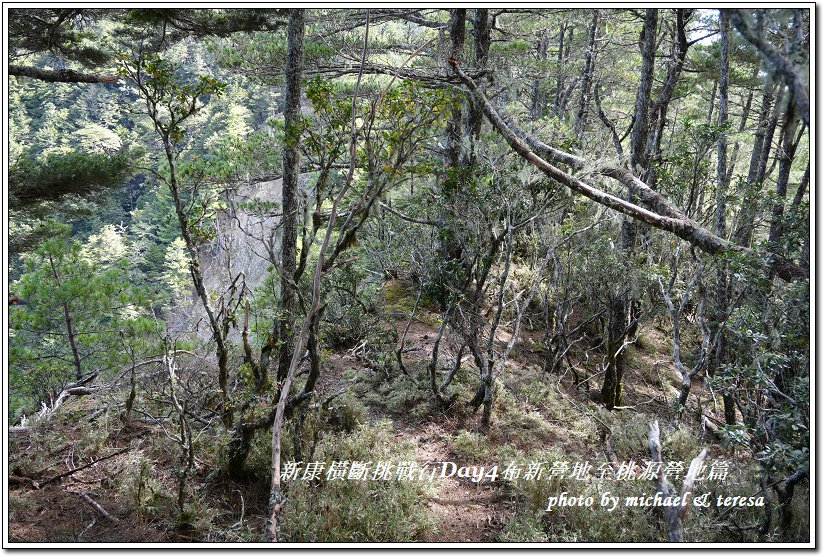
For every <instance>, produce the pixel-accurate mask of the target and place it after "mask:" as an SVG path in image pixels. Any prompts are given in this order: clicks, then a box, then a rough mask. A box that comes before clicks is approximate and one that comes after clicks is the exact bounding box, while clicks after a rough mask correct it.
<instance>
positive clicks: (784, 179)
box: [767, 99, 798, 249]
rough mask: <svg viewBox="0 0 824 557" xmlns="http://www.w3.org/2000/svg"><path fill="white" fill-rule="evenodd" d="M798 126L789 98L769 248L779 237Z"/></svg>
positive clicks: (779, 157)
mask: <svg viewBox="0 0 824 557" xmlns="http://www.w3.org/2000/svg"><path fill="white" fill-rule="evenodd" d="M797 127H798V116H797V113H796V110H795V104H794V103H793V102H792V99H790V103H789V104H788V106H787V113H786V120H785V122H784V126H783V128H782V130H781V152H780V153H779V154H778V161H779V162H778V178H777V179H776V182H775V202H774V204H773V208H772V219H771V221H770V234H769V238H768V240H767V245H769V246H770V249H777V248H778V242H779V240H780V237H781V229H782V226H781V225H782V222H783V218H784V200H785V199H786V198H787V184H788V183H789V181H790V170H791V168H792V165H793V159H794V158H795V150H796V147H797V146H798V144H797V143H796V142H795V141H794V138H795V132H796V129H797Z"/></svg>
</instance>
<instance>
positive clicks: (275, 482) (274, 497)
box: [266, 8, 370, 542]
mask: <svg viewBox="0 0 824 557" xmlns="http://www.w3.org/2000/svg"><path fill="white" fill-rule="evenodd" d="M295 11H298V10H297V9H294V8H293V9H292V10H291V11H290V18H289V19H290V28H291V27H292V25H291V24H292V20H293V16H292V13H293V12H295ZM295 18H297V16H295ZM301 19H302V14H301ZM369 23H370V18H369V10H368V9H367V11H366V29H365V31H364V38H363V51H362V54H361V63H360V69H359V71H358V78H357V81H356V82H355V91H354V93H353V95H352V119H351V126H350V134H351V137H350V141H349V172H348V174H347V176H346V182H345V183H344V185H343V187H342V188H341V190H340V192H338V195H337V196H336V197H335V199H334V201H333V202H332V208H331V210H330V214H329V222H328V225H327V227H326V233H325V234H324V237H323V242H322V243H321V245H320V251H319V252H318V260H317V263H316V265H315V272H314V276H313V280H312V301H311V304H310V306H309V312H308V313H307V315H306V317H304V319H303V325H302V326H301V329H300V332H299V334H298V336H297V337H296V339H295V340H296V343H295V348H294V350H293V351H292V359H291V360H290V362H289V371H288V372H287V374H286V376H285V377H284V379H283V382H282V384H281V387H280V396H279V398H278V403H277V407H276V409H275V415H274V419H273V423H272V466H271V472H272V473H271V480H272V481H271V490H270V493H269V524H268V526H267V528H266V539H267V541H270V542H276V541H278V517H279V515H280V512H281V508H282V507H283V504H284V503H285V498H284V496H283V491H282V489H281V478H280V454H281V447H280V440H281V435H282V429H283V418H284V414H285V412H286V401H287V399H288V398H289V389H290V388H291V386H292V381H293V379H294V377H295V374H296V373H297V370H298V366H299V365H300V361H301V359H302V357H301V356H302V352H303V349H304V346H305V344H306V342H307V339H308V337H309V330H310V328H311V327H312V322H313V320H314V319H315V316H316V315H317V313H318V312H319V311H320V299H321V289H320V283H321V279H322V278H323V274H324V272H323V269H324V259H325V257H324V256H325V254H326V250H327V249H328V247H329V241H330V239H331V237H332V232H333V229H334V226H335V221H336V220H337V215H338V206H339V205H340V202H341V200H342V199H343V196H344V195H346V193H347V192H348V191H349V189H350V187H351V185H352V181H353V179H354V176H355V165H356V164H357V160H356V146H357V133H356V127H355V122H356V115H357V111H356V108H357V99H358V94H359V92H360V83H361V77H362V76H363V67H364V63H365V61H366V53H367V45H368V44H369V42H368V41H369Z"/></svg>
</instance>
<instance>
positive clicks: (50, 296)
mask: <svg viewBox="0 0 824 557" xmlns="http://www.w3.org/2000/svg"><path fill="white" fill-rule="evenodd" d="M68 232H69V231H68V229H67V228H66V227H61V226H55V227H54V228H52V229H51V234H50V236H51V237H50V238H49V239H48V240H45V241H44V242H42V243H41V244H40V245H39V246H38V247H37V248H36V249H35V251H34V252H32V253H30V254H26V255H25V256H24V258H23V261H24V268H25V273H24V274H23V276H22V277H21V278H20V279H19V280H18V281H16V282H15V283H14V284H12V291H13V292H15V293H16V295H17V296H18V297H19V298H20V299H21V300H22V301H23V303H21V304H19V305H16V306H14V307H12V308H11V310H10V313H9V323H10V327H11V343H10V344H11V350H10V353H9V365H10V369H11V371H10V377H11V378H12V380H13V381H14V383H15V389H13V390H14V392H16V393H20V394H24V393H25V394H24V397H28V400H35V401H43V402H48V401H50V400H51V399H52V398H53V397H54V396H55V395H56V393H57V392H58V391H59V390H60V389H61V388H62V386H63V385H65V384H66V383H67V382H68V380H69V379H70V378H72V377H73V378H75V379H80V376H82V375H86V374H89V373H91V372H93V371H95V370H101V369H103V370H106V369H107V368H108V367H109V366H114V365H117V364H118V363H121V362H122V361H123V357H124V356H123V354H122V353H121V352H120V350H119V349H118V342H117V339H118V335H119V333H120V332H121V331H122V330H124V327H126V326H127V324H128V323H129V322H131V321H134V320H137V319H139V318H140V316H141V314H142V311H143V310H142V305H143V303H144V301H143V299H142V296H141V294H140V293H139V291H137V290H136V289H134V288H133V287H131V286H130V285H129V284H128V282H127V281H126V275H125V267H126V266H125V261H123V260H122V259H117V260H113V259H107V258H102V259H100V260H96V259H93V257H94V256H95V255H99V251H97V250H96V249H94V241H93V242H92V244H91V246H90V247H89V249H85V250H84V249H83V248H84V246H83V245H81V244H80V242H78V241H76V240H71V239H70V238H69V236H68ZM112 249H114V250H116V249H117V246H112ZM121 249H122V246H121ZM110 253H112V252H110ZM72 343H73V344H74V347H72V346H71V344H72ZM24 400H25V399H24ZM22 402H23V401H19V402H18V404H17V405H14V406H13V407H10V409H9V410H10V413H11V414H12V415H14V414H15V413H17V412H18V411H19V410H21V409H22Z"/></svg>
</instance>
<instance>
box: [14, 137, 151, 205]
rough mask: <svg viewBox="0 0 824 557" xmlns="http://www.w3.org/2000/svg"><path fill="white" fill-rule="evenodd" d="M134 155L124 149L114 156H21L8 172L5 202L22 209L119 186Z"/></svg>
mask: <svg viewBox="0 0 824 557" xmlns="http://www.w3.org/2000/svg"><path fill="white" fill-rule="evenodd" d="M135 156H136V153H135V152H133V151H131V150H129V149H127V148H125V147H122V148H119V149H118V150H116V151H114V152H91V151H90V152H81V151H73V152H69V153H51V154H49V155H46V156H45V157H43V158H35V157H33V156H31V155H30V154H28V153H27V152H24V153H21V154H20V155H19V156H18V158H17V159H16V160H15V161H14V163H13V164H12V165H11V167H10V168H9V196H10V197H9V202H10V207H12V208H25V207H28V206H31V205H33V204H36V203H40V202H42V201H46V200H57V199H60V198H62V197H64V196H67V195H80V196H90V195H94V194H99V193H100V192H103V191H106V190H109V189H111V188H114V187H117V186H120V185H121V184H122V183H123V181H124V180H125V179H126V178H128V176H129V175H130V174H131V172H132V164H133V159H134V157H135Z"/></svg>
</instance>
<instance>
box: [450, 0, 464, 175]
mask: <svg viewBox="0 0 824 557" xmlns="http://www.w3.org/2000/svg"><path fill="white" fill-rule="evenodd" d="M451 12H452V13H451V15H450V16H449V37H450V40H451V42H450V47H449V57H450V58H452V59H454V60H462V59H463V48H464V39H465V37H466V8H455V9H453V10H451ZM462 117H463V111H462V110H461V107H460V106H457V107H454V108H453V109H452V111H451V114H450V117H449V121H448V122H447V129H446V140H447V148H446V150H447V159H448V160H449V164H450V166H452V167H457V166H458V165H459V164H460V160H461V143H462V141H461V140H462V137H461V120H462Z"/></svg>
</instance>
